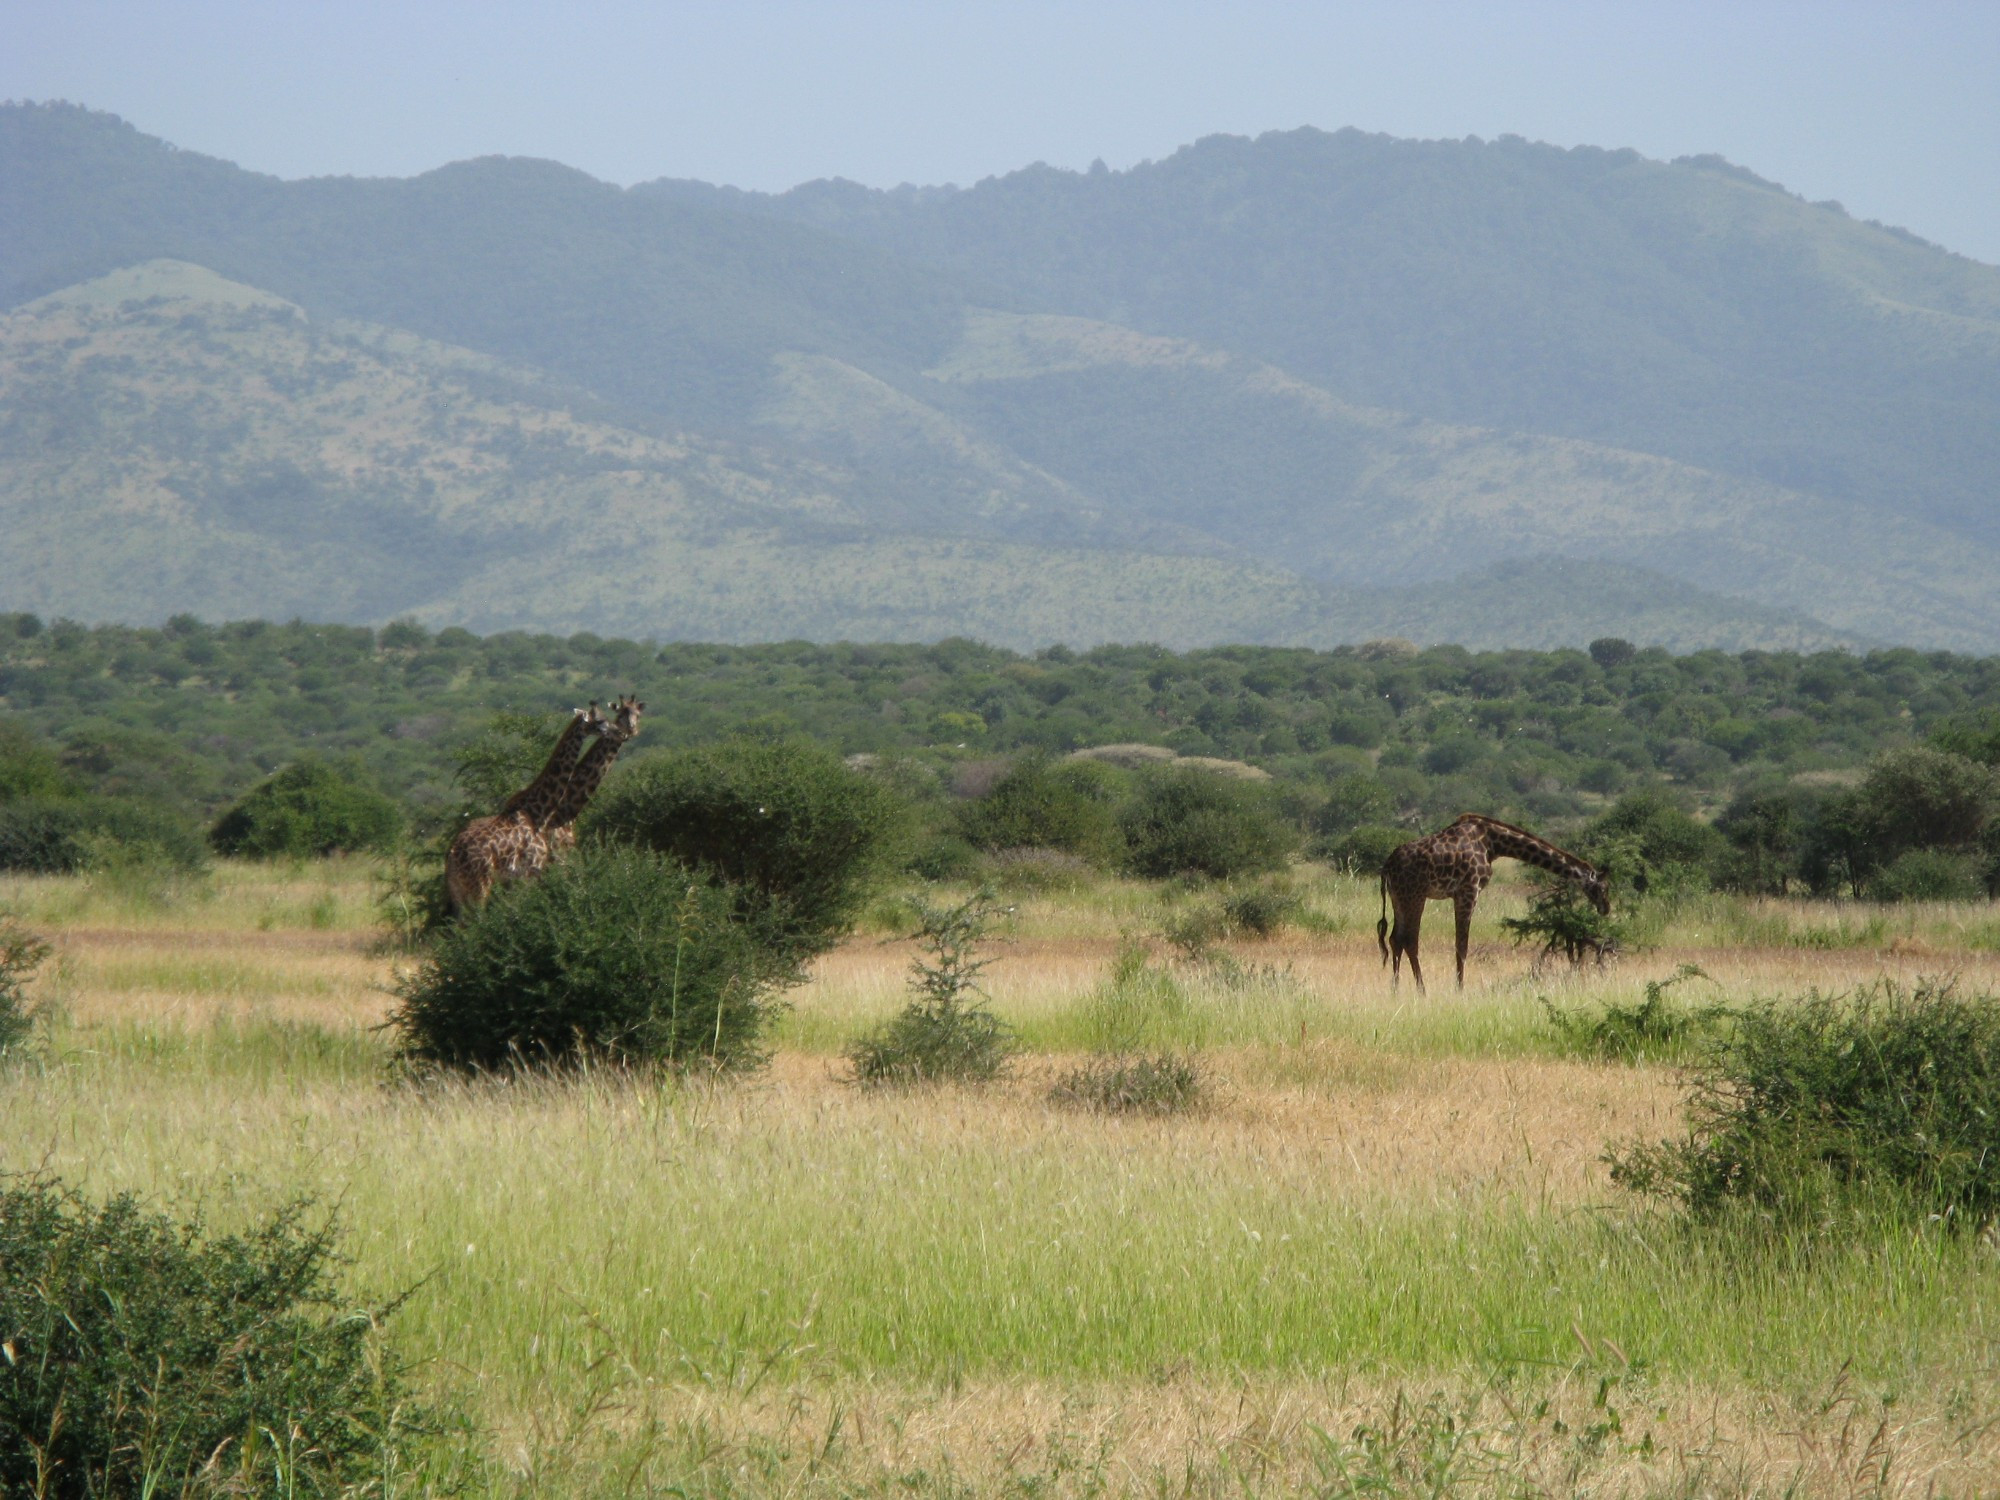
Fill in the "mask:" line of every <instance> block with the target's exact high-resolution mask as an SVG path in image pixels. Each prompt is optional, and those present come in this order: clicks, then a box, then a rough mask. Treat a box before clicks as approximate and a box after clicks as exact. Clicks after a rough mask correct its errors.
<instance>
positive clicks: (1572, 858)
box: [445, 697, 1611, 990]
mask: <svg viewBox="0 0 2000 1500" xmlns="http://www.w3.org/2000/svg"><path fill="white" fill-rule="evenodd" d="M645 709H646V705H645V704H643V703H641V702H639V700H638V699H636V698H632V697H625V698H621V699H619V700H618V701H617V702H616V703H615V704H613V705H612V714H611V717H610V718H608V719H607V718H606V717H605V716H604V715H603V714H601V713H599V712H598V711H597V705H596V704H595V703H592V704H591V705H590V707H589V708H587V709H584V708H579V709H576V710H575V711H574V712H573V713H572V714H571V716H570V722H569V725H568V727H567V728H565V729H564V730H563V732H562V737H561V738H560V739H558V740H557V741H556V744H555V749H554V750H552V751H550V753H549V759H548V763H547V764H546V765H544V766H543V767H542V769H541V771H540V773H539V774H537V775H536V777H535V779H534V780H533V781H531V782H529V783H528V784H527V785H526V786H524V787H522V788H521V790H520V791H518V792H516V793H514V795H513V796H511V797H509V798H508V799H507V803H506V805H505V806H504V807H502V808H501V809H500V812H499V813H498V814H497V815H496V816H494V817H490V818H475V819H474V820H473V821H472V822H470V823H468V824H466V825H465V827H464V828H463V829H462V830H460V832H459V835H458V837H457V838H455V839H453V840H452V842H451V852H450V853H449V854H448V855H447V856H446V858H445V890H446V892H447V893H448V894H449V896H450V898H451V905H452V909H453V910H454V911H463V910H465V909H466V908H467V907H468V906H476V905H478V904H479V903H480V902H482V901H484V900H485V899H486V898H487V896H489V895H490V894H492V891H493V887H494V886H495V885H496V884H497V883H499V882H500V881H503V880H522V879H532V878H533V877H534V876H537V875H539V874H541V873H542V871H543V870H545V869H547V868H548V867H549V865H550V864H551V863H552V862H553V861H555V860H557V859H559V858H561V857H562V855H564V854H566V853H567V852H568V851H569V850H570V849H572V848H574V847H575V845H576V828H575V824H576V819H577V817H578V815H579V814H580V813H582V811H583V809H584V807H585V806H586V805H587V804H588V803H589V801H590V799H591V796H592V795H593V794H594V793H595V792H596V791H597V788H598V785H599V784H600V783H601V782H602V781H603V780H604V773H605V772H607V771H609V770H610V769H611V762H612V761H614V760H616V759H617V757H618V752H619V751H620V750H622V749H623V748H624V747H625V744H626V742H627V741H629V740H630V739H631V738H632V737H633V736H634V735H636V734H637V733H638V732H639V717H640V715H641V714H643V713H644V712H645ZM593 734H594V735H596V736H597V743H595V744H594V745H592V746H591V747H590V748H589V749H588V750H584V751H583V752H582V753H581V754H579V753H578V747H579V746H580V745H582V743H583V741H584V740H585V739H586V738H587V737H588V736H590V735H593ZM1496 859H1518V860H1520V861H1522V862H1523V863H1524V864H1531V865H1534V866H1536V867H1537V868H1538V869H1543V870H1548V871H1550V872H1551V873H1553V874H1556V875H1560V876H1562V877H1563V878H1564V879H1565V880H1573V881H1575V882H1576V883H1577V884H1578V885H1580V886H1582V887H1583V893H1584V895H1585V896H1586V897H1587V898H1588V899H1589V901H1590V904H1591V905H1592V906H1594V907H1596V908H1597V910H1598V911H1599V912H1608V911H1609V910H1610V909H1611V901H1610V897H1609V895H1608V894H1607V891H1606V888H1605V885H1606V883H1605V878H1604V873H1603V871H1601V870H1599V869H1598V868H1597V867H1596V866H1595V865H1592V864H1591V863H1590V862H1589V861H1588V860H1584V859H1579V858H1578V857H1577V856H1576V855H1574V854H1571V853H1570V852H1569V851H1568V850H1567V849H1562V848H1558V847H1557V846H1556V845H1554V844H1551V843H1550V842H1549V841H1548V840H1547V839H1543V838H1537V837H1536V836H1535V835H1534V834H1532V833H1529V832H1528V831H1527V830H1526V829H1525V828H1516V827H1515V826H1514V825H1513V824H1511V823H1502V822H1501V821H1499V820H1498V819H1497V818H1489V817H1485V816H1484V815H1482V814H1480V813H1460V814H1459V815H1458V818H1457V819H1456V820H1455V821H1454V822H1453V823H1452V824H1451V826H1450V827H1448V828H1441V829H1439V830H1438V831H1437V832H1436V833H1433V834H1431V835H1429V836H1428V837H1426V838H1420V839H1412V840H1411V841H1410V842H1409V843H1407V844H1403V845H1401V846H1399V847H1398V848H1396V849H1394V850H1392V851H1391V852H1390V854H1389V857H1388V858H1387V859H1385V860H1383V861H1382V920H1381V921H1379V922H1377V923H1376V924H1375V941H1376V942H1377V943H1378V944H1379V945H1380V946H1381V949H1382V961H1383V962H1384V963H1386V964H1389V965H1390V966H1391V968H1390V973H1391V975H1392V982H1394V983H1400V982H1401V980H1402V975H1403V959H1404V958H1405V957H1406V956H1407V957H1408V959H1409V960H1410V977H1411V978H1412V979H1414V980H1416V982H1417V988H1418V989H1419V990H1421V989H1422V988H1423V987H1424V971H1423V969H1422V967H1421V966H1420V964H1419V963H1418V960H1417V939H1418V935H1419V933H1420V932H1421V930H1422V928H1423V922H1424V905H1425V903H1427V902H1429V901H1434V900H1446V901H1450V902H1451V904H1452V915H1453V916H1454V917H1455V918H1456V919H1457V927H1458V932H1457V937H1458V983H1459V987H1460V988H1461V989H1462V988H1464V986H1465V950H1466V946H1467V942H1468V940H1469V938H1470V936H1471V932H1472V910H1473V907H1474V906H1476V905H1477V904H1478V902H1479V893H1480V892H1481V891H1483V890H1485V889H1486V885H1487V882H1488V881H1490V880H1491V879H1492V878H1493V861H1494V860H1496ZM1391 907H1393V908H1394V910H1395V916H1396V921H1395V927H1394V929H1393V930H1392V929H1391V927H1390V924H1389V912H1390V909H1391Z"/></svg>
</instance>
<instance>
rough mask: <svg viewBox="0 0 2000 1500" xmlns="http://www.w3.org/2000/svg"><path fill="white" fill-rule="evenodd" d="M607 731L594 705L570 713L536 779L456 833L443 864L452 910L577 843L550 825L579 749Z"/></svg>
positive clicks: (539, 869)
mask: <svg viewBox="0 0 2000 1500" xmlns="http://www.w3.org/2000/svg"><path fill="white" fill-rule="evenodd" d="M609 727H610V725H609V721H607V720H606V719H605V717H604V715H602V714H601V713H599V712H598V711H597V705H596V704H595V703H592V704H591V705H590V707H589V708H587V709H585V708H579V709H574V710H572V711H571V713H570V720H569V723H568V724H567V725H566V726H565V727H564V729H563V732H562V735H561V736H560V738H558V739H557V740H556V743H555V748H554V749H553V750H551V751H550V752H549V758H548V760H547V761H546V762H545V763H544V764H543V766H542V769H541V770H540V771H539V772H537V773H536V775H535V779H534V780H533V781H530V782H529V783H528V784H527V785H526V786H524V787H522V788H521V789H520V790H519V791H518V792H516V793H514V795H513V796H511V797H509V798H508V799H507V801H506V803H505V804H504V805H503V806H502V807H501V809H500V811H499V812H498V813H497V814H496V815H495V816H493V817H490V818H474V819H473V820H472V821H471V822H470V823H468V824H466V825H465V827H463V828H461V829H460V830H459V831H458V836H457V837H456V838H454V839H453V840H452V841H451V848H450V850H449V851H447V853H446V854H445V861H444V887H445V895H446V897H447V899H448V900H449V901H450V903H451V909H452V910H453V911H454V912H462V911H464V910H465V909H466V908H467V907H468V906H477V905H478V904H480V903H481V902H483V901H484V900H485V899H486V898H487V897H488V896H489V895H491V894H492V893H493V887H494V884H495V883H496V882H498V881H502V880H519V879H521V878H523V877H528V876H534V875H539V874H540V873H541V872H542V871H543V869H545V868H546V867H547V866H548V864H549V862H550V861H551V860H552V859H557V858H560V857H561V856H562V855H563V854H565V853H567V852H568V850H569V849H570V848H571V847H572V846H574V845H575V843H576V835H575V834H574V833H573V832H570V831H569V830H568V829H564V830H563V832H564V833H565V834H567V838H563V837H552V836H551V835H550V832H549V824H550V823H551V822H552V821H553V820H554V819H555V817H556V815H557V814H558V813H559V812H561V810H562V807H563V801H564V796H565V794H566V793H567V791H568V789H569V783H570V779H571V777H572V776H574V775H575V773H576V768H577V766H578V764H579V760H580V757H579V755H578V749H579V747H580V746H581V745H582V744H583V742H584V740H585V739H587V738H588V737H589V736H591V735H593V734H598V735H601V734H603V733H605V732H606V730H607V729H608V728H609ZM584 753H585V754H588V753H589V752H588V751H585V752H584Z"/></svg>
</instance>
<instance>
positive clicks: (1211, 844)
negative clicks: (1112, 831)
mask: <svg viewBox="0 0 2000 1500" xmlns="http://www.w3.org/2000/svg"><path fill="white" fill-rule="evenodd" d="M1120 821H1121V824H1122V826H1123V829H1124V833H1125V848H1126V856H1125V862H1126V867H1127V868H1128V869H1130V870H1131V871H1132V873H1133V874H1135V875H1151V876H1162V875H1181V874H1194V875H1207V876H1210V877H1213V878H1215V879H1218V880H1227V879H1229V878H1231V877H1233V876H1237V875H1254V874H1259V873H1261V872H1263V871H1266V870H1277V869H1282V868H1283V867H1284V864H1285V861H1286V859H1287V858H1288V857H1289V856H1290V855H1291V853H1292V851H1293V849H1294V848H1295V847H1296V846H1297V837H1296V835H1295V834H1294V832H1293V830H1292V829H1291V827H1290V826H1289V825H1288V824H1286V822H1285V821H1284V819H1283V818H1281V817H1280V816H1279V815H1278V809H1277V806H1276V803H1275V801H1274V799H1273V798H1272V796H1271V794H1270V793H1269V792H1268V791H1266V790H1265V789H1264V788H1263V787H1262V786H1260V785H1258V784H1257V783H1255V782H1249V781H1239V780H1237V779H1235V778H1234V777H1230V776H1223V775H1218V774H1217V773H1215V772H1213V771H1207V770H1199V769H1194V768H1189V767H1164V768H1162V769H1160V770H1157V771H1152V772H1149V773H1147V774H1146V775H1145V776H1144V777H1143V778H1142V779H1141V781H1140V783H1139V791H1138V795H1137V796H1136V797H1134V798H1133V800H1132V802H1131V804H1130V805H1129V806H1127V808H1126V809H1125V811H1124V813H1123V815H1122V817H1121V819H1120Z"/></svg>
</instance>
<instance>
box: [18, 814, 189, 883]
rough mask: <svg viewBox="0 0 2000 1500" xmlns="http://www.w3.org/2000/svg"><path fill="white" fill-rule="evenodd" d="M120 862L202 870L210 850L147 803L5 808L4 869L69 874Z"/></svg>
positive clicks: (181, 824)
mask: <svg viewBox="0 0 2000 1500" xmlns="http://www.w3.org/2000/svg"><path fill="white" fill-rule="evenodd" d="M121 859H122V860H138V861H141V862H152V863H155V864H159V865H164V866H167V867H169V868H172V869H176V870H199V869H201V868H202V867H203V866H204V865H205V864H207V862H208V851H207V849H206V848H204V847H203V845H202V841H201V837H200V835H199V834H198V833H196V831H195V830H194V829H193V828H192V827H190V826H189V824H188V823H187V822H186V820H184V819H183V818H181V817H179V816H178V815H177V814H175V813H173V812H170V811H168V810H167V809H166V808H163V807H155V806H153V805H151V804H149V803H145V802H135V801H130V800H128V799H125V798H122V797H24V798H21V799H19V800H16V801H13V802H7V803H0V870H18V871H20V872H22V873H24V874H34V875H69V874H74V873H75V872H77V871H79V870H88V869H91V868H93V867H94V866H97V865H100V864H103V863H105V862H107V861H117V860H121Z"/></svg>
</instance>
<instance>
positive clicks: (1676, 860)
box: [1578, 790, 1729, 896]
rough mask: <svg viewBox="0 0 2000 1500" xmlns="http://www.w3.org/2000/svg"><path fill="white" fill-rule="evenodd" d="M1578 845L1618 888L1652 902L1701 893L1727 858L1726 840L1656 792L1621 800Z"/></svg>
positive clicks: (1624, 797)
mask: <svg viewBox="0 0 2000 1500" xmlns="http://www.w3.org/2000/svg"><path fill="white" fill-rule="evenodd" d="M1579 842H1580V844H1581V848H1580V849H1579V851H1578V852H1579V853H1586V854H1589V855H1591V856H1593V857H1594V858H1595V860H1596V862H1597V864H1598V865H1599V866H1601V867H1602V868H1603V869H1605V870H1607V871H1609V872H1610V874H1611V876H1612V878H1613V879H1614V880H1615V881H1616V882H1617V883H1618V884H1619V885H1620V886H1622V887H1624V888H1626V889H1628V890H1631V891H1636V892H1639V893H1641V894H1651V895H1656V896H1657V895H1667V894H1672V893H1675V892H1679V891H1684V890H1689V889H1695V890H1700V889H1704V888H1706V887H1707V886H1708V885H1709V883H1710V882H1711V880H1712V879H1713V878H1714V876H1715V875H1716V873H1718V872H1719V870H1720V868H1721V866H1722V864H1723V861H1724V859H1725V858H1726V856H1727V855H1728V853H1729V841H1728V840H1727V839H1726V838H1724V837H1723V836H1722V835H1721V834H1720V833H1718V832H1716V831H1715V829H1713V828H1711V827H1709V826H1708V825H1707V824H1706V823H1702V822H1699V821H1697V820H1696V819H1694V818H1692V817H1690V816H1688V814H1687V813H1685V812H1683V811H1682V810H1681V809H1680V808H1678V807H1676V806H1675V805H1674V802H1673V799H1672V798H1670V797H1668V796H1667V795H1666V793H1664V792H1661V791H1658V790H1646V791H1638V792H1629V793H1627V794H1626V795H1625V796H1623V797H1620V798H1619V799H1618V801H1617V802H1615V803H1613V804H1612V806H1611V807H1610V809H1609V810H1608V811H1606V812H1605V813H1604V815H1603V816H1602V817H1600V818H1598V819H1596V820H1595V821H1594V822H1593V823H1591V825H1590V827H1589V828H1588V829H1587V830H1585V832H1584V836H1583V838H1582V839H1581V840H1580V841H1579Z"/></svg>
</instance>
